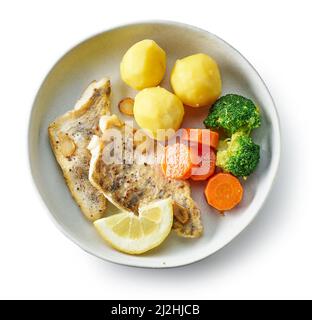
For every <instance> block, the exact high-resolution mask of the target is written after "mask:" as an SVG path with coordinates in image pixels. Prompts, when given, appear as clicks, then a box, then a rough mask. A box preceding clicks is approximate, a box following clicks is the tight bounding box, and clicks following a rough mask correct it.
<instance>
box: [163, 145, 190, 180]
mask: <svg viewBox="0 0 312 320" xmlns="http://www.w3.org/2000/svg"><path fill="white" fill-rule="evenodd" d="M162 170H163V172H164V174H165V176H166V177H168V178H171V179H181V180H186V179H189V178H190V176H191V174H192V159H191V153H190V149H189V148H188V147H187V146H186V145H184V144H182V143H175V144H172V145H168V146H167V147H166V149H165V154H164V157H163V161H162Z"/></svg>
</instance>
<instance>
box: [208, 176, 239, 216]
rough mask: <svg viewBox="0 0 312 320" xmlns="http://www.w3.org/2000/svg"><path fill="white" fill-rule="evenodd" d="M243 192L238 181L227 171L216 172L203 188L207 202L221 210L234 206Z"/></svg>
mask: <svg viewBox="0 0 312 320" xmlns="http://www.w3.org/2000/svg"><path fill="white" fill-rule="evenodd" d="M243 194H244V190H243V187H242V185H241V183H240V181H239V180H238V179H237V178H236V177H234V176H232V175H231V174H228V173H218V174H216V175H215V176H214V177H212V178H211V179H210V180H209V181H208V184H207V187H206V189H205V196H206V199H207V202H208V203H209V204H210V205H211V206H212V207H214V208H215V209H217V210H219V211H221V212H224V211H229V210H232V209H233V208H235V207H236V206H237V205H238V204H239V203H240V202H241V201H242V198H243Z"/></svg>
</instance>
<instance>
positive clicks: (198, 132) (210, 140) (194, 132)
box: [182, 128, 219, 149]
mask: <svg viewBox="0 0 312 320" xmlns="http://www.w3.org/2000/svg"><path fill="white" fill-rule="evenodd" d="M182 131H183V132H182V140H184V141H189V142H190V143H197V144H205V145H209V146H210V147H211V148H214V149H217V147H218V144H219V133H218V132H215V131H212V130H210V129H190V128H187V129H182Z"/></svg>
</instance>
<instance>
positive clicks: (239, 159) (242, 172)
mask: <svg viewBox="0 0 312 320" xmlns="http://www.w3.org/2000/svg"><path fill="white" fill-rule="evenodd" d="M223 144H224V147H223V148H222V147H220V148H219V151H218V153H217V166H218V167H220V168H221V169H223V170H224V171H225V172H230V173H232V174H233V175H234V176H236V177H244V178H246V177H247V176H249V175H250V174H252V173H253V172H254V171H255V169H256V167H257V165H258V164H259V161H260V146H258V145H257V144H255V143H254V142H253V140H252V138H251V137H249V136H248V135H246V134H245V133H244V132H237V133H234V134H233V135H232V138H231V139H228V140H226V141H225V142H223ZM220 145H221V146H222V143H221V144H220Z"/></svg>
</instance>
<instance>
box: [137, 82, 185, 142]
mask: <svg viewBox="0 0 312 320" xmlns="http://www.w3.org/2000/svg"><path fill="white" fill-rule="evenodd" d="M183 116H184V106H183V103H182V102H181V101H180V99H179V98H178V97H177V96H176V95H174V94H173V93H171V92H169V91H167V90H166V89H164V88H161V87H156V88H147V89H144V90H142V91H141V92H139V93H138V94H137V96H136V97H135V100H134V118H135V120H136V122H137V123H138V125H139V126H140V127H141V128H143V129H147V130H148V131H149V132H150V133H151V134H152V136H153V137H154V138H156V139H158V140H163V139H165V138H166V137H170V136H172V135H173V134H174V133H175V131H176V130H178V129H179V128H180V126H181V123H182V120H183ZM159 129H162V130H161V131H158V130H159ZM168 129H171V132H165V131H166V130H168Z"/></svg>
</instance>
